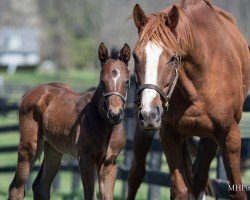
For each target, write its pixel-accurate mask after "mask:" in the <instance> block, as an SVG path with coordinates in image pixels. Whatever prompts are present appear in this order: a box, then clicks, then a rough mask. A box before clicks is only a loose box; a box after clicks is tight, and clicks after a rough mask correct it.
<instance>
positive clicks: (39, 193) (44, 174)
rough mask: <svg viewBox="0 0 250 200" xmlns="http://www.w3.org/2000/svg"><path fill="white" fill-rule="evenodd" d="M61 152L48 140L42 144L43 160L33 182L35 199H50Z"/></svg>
mask: <svg viewBox="0 0 250 200" xmlns="http://www.w3.org/2000/svg"><path fill="white" fill-rule="evenodd" d="M61 159H62V154H61V153H59V152H58V151H57V150H55V149H54V148H53V147H52V146H51V145H50V144H49V143H48V142H45V144H44V160H43V164H42V168H41V171H40V172H39V174H38V176H37V178H36V180H35V182H34V184H33V192H34V199H35V200H48V199H50V188H51V184H52V182H53V180H54V178H55V176H56V173H57V171H58V169H59V166H60V164H61Z"/></svg>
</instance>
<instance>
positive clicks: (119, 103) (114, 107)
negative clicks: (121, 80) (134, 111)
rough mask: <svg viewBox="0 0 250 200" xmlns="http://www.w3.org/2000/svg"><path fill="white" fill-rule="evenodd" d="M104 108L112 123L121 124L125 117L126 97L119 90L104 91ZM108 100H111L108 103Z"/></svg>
mask: <svg viewBox="0 0 250 200" xmlns="http://www.w3.org/2000/svg"><path fill="white" fill-rule="evenodd" d="M103 97H104V102H105V105H104V107H105V108H104V109H105V110H106V114H107V118H108V119H109V121H110V123H113V124H119V123H120V122H121V120H123V118H124V107H125V102H126V97H125V96H123V95H122V94H121V93H119V92H109V93H104V94H103ZM107 100H108V101H109V102H108V104H107Z"/></svg>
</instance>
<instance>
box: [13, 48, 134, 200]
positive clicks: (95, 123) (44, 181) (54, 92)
mask: <svg viewBox="0 0 250 200" xmlns="http://www.w3.org/2000/svg"><path fill="white" fill-rule="evenodd" d="M99 59H100V61H101V66H102V68H101V74H100V84H99V85H98V87H97V88H96V89H94V90H91V91H89V92H86V93H83V94H77V93H75V92H74V91H73V90H71V89H70V88H68V87H67V86H66V85H64V84H60V83H51V84H46V85H41V86H38V87H36V88H34V89H32V90H30V91H29V92H28V93H27V94H25V96H24V97H23V100H22V102H21V105H20V109H19V120H20V133H21V136H20V142H19V147H18V163H17V170H16V174H15V177H14V179H13V181H12V183H11V184H10V187H9V199H12V200H21V199H23V198H24V190H25V183H26V181H27V178H28V175H29V172H30V169H31V168H32V166H33V165H34V163H35V161H36V160H37V158H38V157H39V156H40V154H41V152H42V151H43V149H44V159H43V163H42V166H41V169H40V171H39V174H38V176H37V178H36V180H35V181H34V183H33V187H32V188H33V192H34V199H41V200H45V199H50V187H51V184H52V181H53V179H54V177H55V175H56V173H57V171H58V168H59V166H60V163H61V159H62V156H63V154H68V155H70V156H73V157H75V158H77V159H78V161H79V167H80V172H81V177H82V183H83V187H84V196H85V199H96V197H95V189H94V184H95V174H96V173H97V176H98V183H99V189H100V196H101V199H113V190H114V184H115V179H116V173H117V167H116V157H117V156H118V154H119V153H120V151H121V150H122V148H123V147H124V145H125V141H126V140H125V134H124V128H123V125H122V123H121V120H122V118H123V116H124V114H123V113H124V106H125V101H126V93H127V88H128V85H129V78H130V75H129V70H128V67H127V65H128V61H129V59H130V48H129V46H128V45H127V44H125V45H124V47H123V48H122V49H121V51H120V55H119V52H116V53H113V54H112V55H111V57H109V55H108V50H107V48H106V47H105V45H104V44H103V43H101V44H100V47H99Z"/></svg>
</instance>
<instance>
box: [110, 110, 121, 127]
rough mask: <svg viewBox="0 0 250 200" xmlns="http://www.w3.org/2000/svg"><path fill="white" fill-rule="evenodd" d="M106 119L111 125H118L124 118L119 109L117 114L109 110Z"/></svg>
mask: <svg viewBox="0 0 250 200" xmlns="http://www.w3.org/2000/svg"><path fill="white" fill-rule="evenodd" d="M107 117H108V119H109V121H110V122H111V123H113V124H119V123H120V122H121V121H122V120H123V118H124V111H123V109H120V110H119V111H118V112H113V111H112V110H111V109H109V110H108V113H107Z"/></svg>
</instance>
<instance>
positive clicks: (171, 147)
mask: <svg viewBox="0 0 250 200" xmlns="http://www.w3.org/2000/svg"><path fill="white" fill-rule="evenodd" d="M160 136H161V138H160V141H161V144H162V148H163V150H164V153H165V155H166V159H167V162H168V166H169V170H170V174H171V189H170V193H171V194H170V198H171V199H178V200H186V199H188V188H187V186H186V184H185V181H184V177H183V174H184V173H185V170H184V166H183V153H182V143H183V138H180V137H179V133H178V132H176V131H175V130H174V129H173V128H172V127H170V126H164V127H163V128H162V130H161V132H160Z"/></svg>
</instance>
